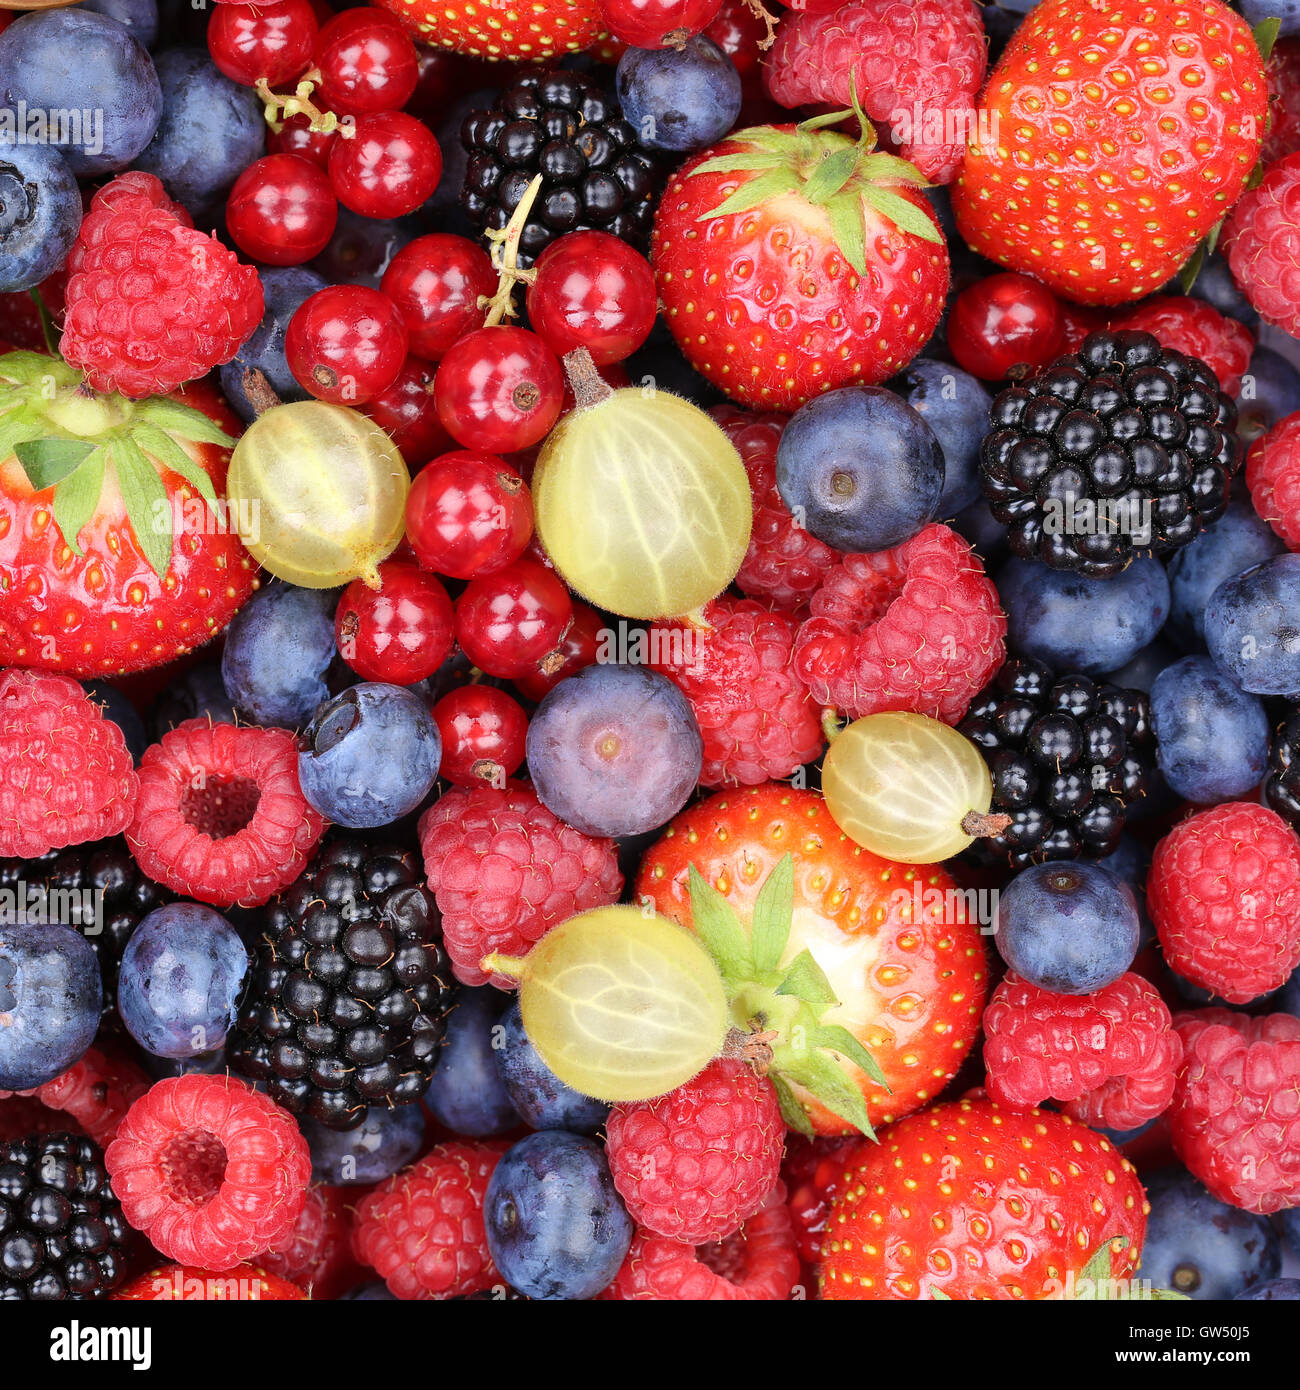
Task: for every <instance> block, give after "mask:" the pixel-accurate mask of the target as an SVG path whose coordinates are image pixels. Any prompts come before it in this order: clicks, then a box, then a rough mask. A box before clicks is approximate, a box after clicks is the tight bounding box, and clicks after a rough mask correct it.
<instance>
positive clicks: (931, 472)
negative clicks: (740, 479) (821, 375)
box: [776, 386, 944, 554]
mask: <svg viewBox="0 0 1300 1390" xmlns="http://www.w3.org/2000/svg"><path fill="white" fill-rule="evenodd" d="M867 441H869V445H868V444H867ZM943 479H944V464H943V449H942V447H941V446H940V443H939V440H938V438H937V437H936V435H935V432H934V431H933V430H932V429H931V428H930V426H929V425H928V424H926V422H925V421H924V420H923V419H922V418H921V416H920V415H919V414H918V413H917V412H916V411H915V410H913V409H912V407H911V406H910V405H907V404H905V403H904V402H903V401H901V400H900V399H899V398H898V397H897V396H896V395H895V394H894V393H893V392H892V391H886V390H885V388H884V387H883V386H845V387H842V388H841V389H840V390H838V391H827V392H826V394H825V395H823V396H815V397H814V398H813V399H812V400H810V401H809V402H808V403H807V405H804V406H801V407H800V408H799V409H798V410H797V411H796V412H795V413H794V415H793V416H791V418H790V422H789V424H787V425H786V427H785V431H784V433H783V434H782V435H781V442H780V444H779V445H778V446H777V451H776V485H777V488H778V490H779V491H780V493H781V496H782V498H783V499H784V501H785V504H786V506H787V507H789V508H790V510H791V511H792V512H793V513H794V515H795V516H796V517H797V518H798V520H799V523H800V525H802V526H803V527H805V528H806V529H807V530H808V531H809V532H811V533H812V535H814V536H816V537H817V539H818V540H820V541H824V542H825V543H826V544H827V545H833V546H835V547H836V549H838V550H846V551H850V552H853V553H855V554H861V553H864V552H871V551H876V550H889V549H891V548H892V547H893V546H896V545H901V544H902V543H903V542H904V541H906V540H910V539H911V538H912V537H913V536H914V535H916V533H917V532H918V531H920V530H921V529H922V527H924V526H925V525H926V524H927V523H928V522H930V521H932V520H933V519H934V516H935V514H936V512H937V511H938V508H939V499H940V497H941V496H942V494H943Z"/></svg>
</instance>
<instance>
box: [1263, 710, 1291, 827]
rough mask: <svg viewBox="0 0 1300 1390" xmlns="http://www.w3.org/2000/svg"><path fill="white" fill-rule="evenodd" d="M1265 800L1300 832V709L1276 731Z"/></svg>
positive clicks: (1271, 747)
mask: <svg viewBox="0 0 1300 1390" xmlns="http://www.w3.org/2000/svg"><path fill="white" fill-rule="evenodd" d="M1264 800H1265V801H1267V802H1268V804H1269V805H1270V806H1271V807H1272V808H1273V809H1274V810H1275V811H1276V812H1277V813H1278V815H1279V816H1281V817H1282V819H1283V820H1287V821H1290V822H1291V824H1292V825H1294V826H1295V827H1296V828H1297V829H1300V710H1297V711H1295V712H1294V713H1293V714H1291V715H1289V716H1288V717H1287V718H1286V719H1285V720H1283V722H1282V723H1281V724H1280V725H1279V726H1278V728H1277V729H1275V730H1274V732H1273V738H1272V741H1271V742H1270V743H1269V746H1268V776H1267V777H1265V779H1264Z"/></svg>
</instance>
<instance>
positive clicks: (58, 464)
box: [11, 439, 95, 539]
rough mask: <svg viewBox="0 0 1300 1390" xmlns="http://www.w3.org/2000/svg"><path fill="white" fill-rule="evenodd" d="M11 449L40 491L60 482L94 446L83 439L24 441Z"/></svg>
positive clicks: (29, 478)
mask: <svg viewBox="0 0 1300 1390" xmlns="http://www.w3.org/2000/svg"><path fill="white" fill-rule="evenodd" d="M11 447H12V449H13V452H14V453H15V454H16V455H17V458H18V462H19V463H21V464H22V466H23V472H24V473H26V474H27V479H28V481H29V482H30V483H31V485H32V486H33V487H34V488H35V489H36V491H37V492H43V491H44V490H45V489H46V488H47V487H53V486H54V484H55V483H61V482H62V481H63V480H64V478H66V477H67V476H68V474H69V473H71V472H72V471H73V470H74V469H75V468H77V467H78V466H79V465H80V464H81V462H82V460H83V459H84V458H85V457H86V455H87V454H88V453H90V451H91V450H92V449H93V448H94V447H95V446H94V445H93V444H88V443H87V442H86V441H85V440H84V439H24V440H20V441H15V442H14V444H13V445H12V446H11ZM65 539H66V537H65Z"/></svg>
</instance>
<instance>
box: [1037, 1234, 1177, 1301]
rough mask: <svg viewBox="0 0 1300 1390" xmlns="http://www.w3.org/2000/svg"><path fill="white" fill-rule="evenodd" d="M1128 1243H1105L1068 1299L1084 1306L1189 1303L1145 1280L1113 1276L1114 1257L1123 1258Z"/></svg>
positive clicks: (1121, 1238) (1121, 1239) (1117, 1240)
mask: <svg viewBox="0 0 1300 1390" xmlns="http://www.w3.org/2000/svg"><path fill="white" fill-rule="evenodd" d="M1128 1243H1129V1241H1128V1237H1127V1236H1111V1237H1110V1238H1109V1239H1108V1240H1103V1241H1102V1243H1101V1244H1100V1245H1099V1246H1098V1247H1097V1249H1096V1250H1094V1251H1093V1253H1092V1254H1091V1255H1090V1256H1089V1257H1088V1263H1087V1264H1086V1265H1084V1267H1083V1271H1082V1273H1081V1274H1079V1276H1078V1277H1077V1279H1075V1280H1074V1281H1073V1286H1072V1287H1071V1288H1068V1289H1067V1290H1066V1292H1065V1295H1064V1296H1065V1297H1066V1298H1068V1299H1071V1300H1074V1301H1075V1302H1080V1303H1112V1302H1119V1301H1125V1302H1135V1303H1186V1302H1187V1301H1188V1299H1187V1295H1186V1294H1184V1293H1178V1292H1177V1291H1176V1290H1174V1289H1158V1288H1155V1287H1154V1286H1152V1285H1151V1284H1150V1283H1149V1282H1146V1281H1143V1280H1136V1279H1116V1278H1115V1277H1114V1275H1113V1274H1111V1272H1110V1271H1111V1256H1112V1255H1119V1254H1122V1253H1123V1251H1125V1250H1126V1249H1127V1248H1128Z"/></svg>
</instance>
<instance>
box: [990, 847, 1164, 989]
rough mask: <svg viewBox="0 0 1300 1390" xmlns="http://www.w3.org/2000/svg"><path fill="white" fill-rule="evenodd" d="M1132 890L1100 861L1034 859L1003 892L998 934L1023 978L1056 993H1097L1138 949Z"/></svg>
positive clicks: (996, 923)
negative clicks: (1042, 861) (1104, 867)
mask: <svg viewBox="0 0 1300 1390" xmlns="http://www.w3.org/2000/svg"><path fill="white" fill-rule="evenodd" d="M1139 929H1140V928H1139V922H1138V910H1137V901H1136V899H1135V898H1134V895H1133V890H1132V889H1131V888H1130V887H1129V886H1128V884H1127V883H1122V882H1121V881H1120V880H1119V879H1118V878H1116V877H1115V875H1114V874H1112V873H1110V872H1108V871H1107V870H1106V869H1102V868H1099V867H1098V866H1097V865H1096V864H1089V863H1087V862H1086V861H1082V860H1081V861H1079V862H1078V863H1065V862H1062V863H1053V864H1032V865H1030V867H1029V868H1027V869H1022V870H1021V871H1020V873H1018V874H1017V875H1016V876H1015V878H1013V879H1012V880H1011V882H1010V883H1008V884H1007V886H1006V887H1005V888H1004V889H1003V890H1002V892H1001V894H1000V895H999V897H998V907H997V915H996V918H995V921H994V941H995V942H996V944H997V948H998V953H999V954H1000V955H1001V957H1002V959H1003V960H1004V961H1006V963H1007V964H1008V965H1009V966H1010V967H1011V968H1012V970H1014V971H1015V972H1016V973H1017V974H1018V975H1020V976H1021V977H1022V978H1023V979H1026V980H1028V981H1029V982H1030V984H1034V985H1037V986H1038V987H1039V988H1040V989H1047V990H1051V991H1053V992H1054V993H1056V994H1093V993H1095V992H1096V991H1097V990H1099V989H1102V988H1104V987H1105V986H1106V985H1108V984H1110V983H1111V982H1112V981H1113V980H1118V979H1119V977H1120V976H1121V975H1122V974H1123V973H1124V972H1125V971H1126V970H1127V969H1128V968H1129V966H1130V965H1132V964H1133V957H1134V956H1135V955H1136V954H1137V948H1138V936H1139Z"/></svg>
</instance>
